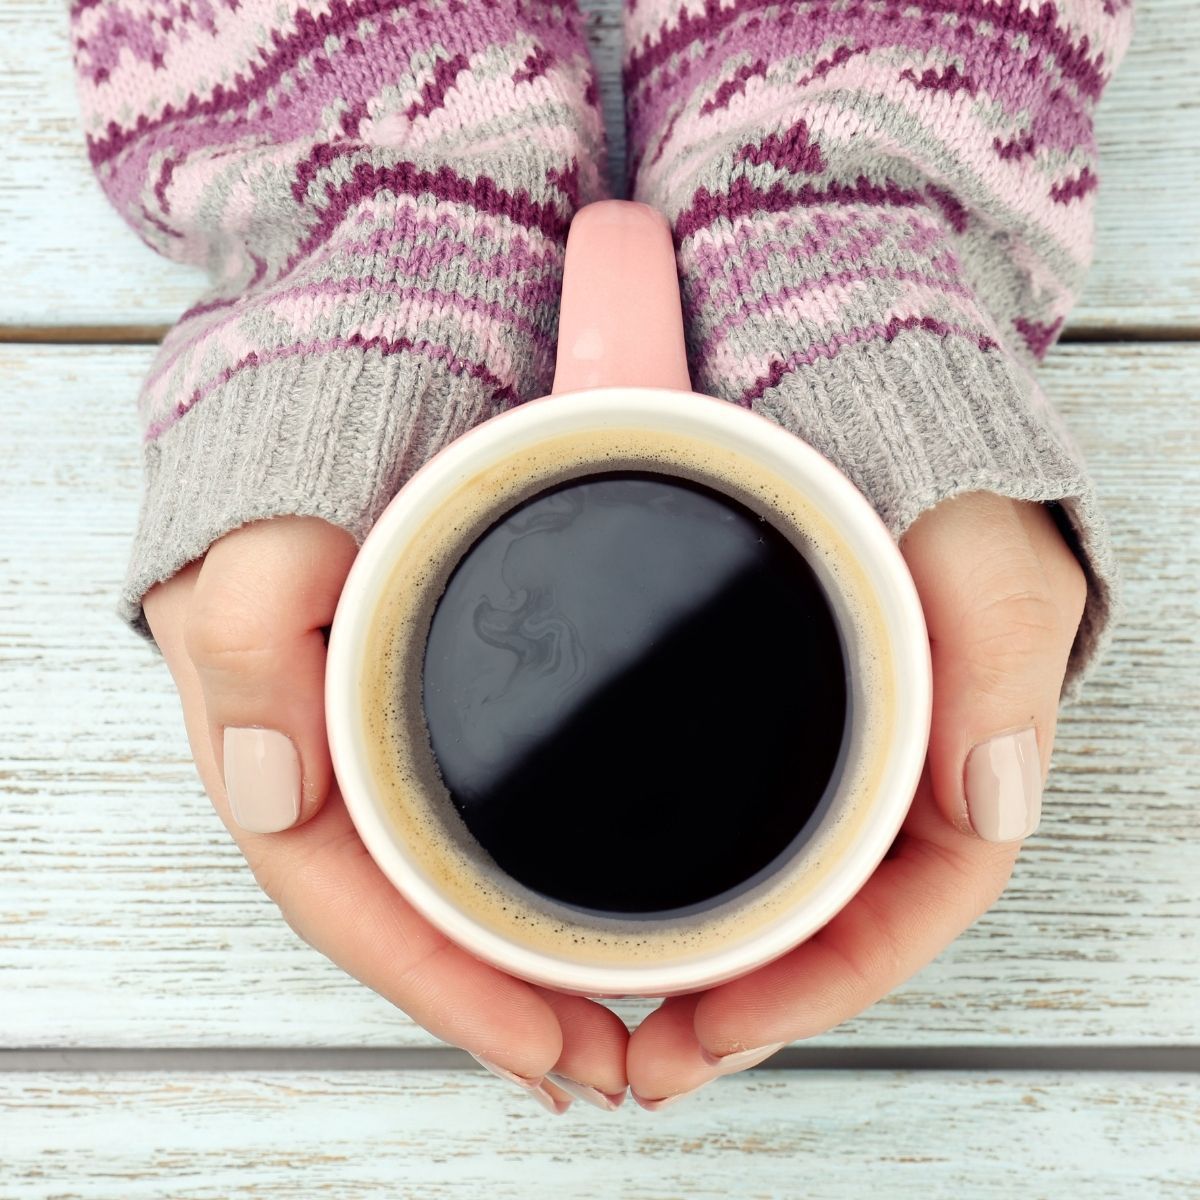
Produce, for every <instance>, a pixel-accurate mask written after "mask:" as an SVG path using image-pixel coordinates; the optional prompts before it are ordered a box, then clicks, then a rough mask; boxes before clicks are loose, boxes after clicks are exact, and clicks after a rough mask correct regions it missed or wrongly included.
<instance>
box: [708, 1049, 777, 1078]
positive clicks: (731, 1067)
mask: <svg viewBox="0 0 1200 1200" xmlns="http://www.w3.org/2000/svg"><path fill="white" fill-rule="evenodd" d="M786 1045H787V1042H772V1043H771V1045H769V1046H755V1047H754V1048H753V1049H752V1050H739V1051H738V1052H737V1053H736V1054H723V1055H721V1056H720V1057H719V1058H718V1057H717V1056H716V1055H714V1054H709V1052H708V1051H707V1050H705V1049H704V1047H703V1046H701V1047H700V1057H701V1058H703V1059H704V1061H705V1062H706V1063H708V1065H709V1066H710V1067H720V1068H721V1069H722V1070H723V1071H741V1070H744V1069H745V1068H746V1067H753V1066H754V1065H755V1064H757V1063H760V1062H762V1061H763V1059H765V1058H770V1057H771V1055H772V1054H775V1053H777V1052H778V1051H780V1050H782V1049H783V1048H784V1046H786Z"/></svg>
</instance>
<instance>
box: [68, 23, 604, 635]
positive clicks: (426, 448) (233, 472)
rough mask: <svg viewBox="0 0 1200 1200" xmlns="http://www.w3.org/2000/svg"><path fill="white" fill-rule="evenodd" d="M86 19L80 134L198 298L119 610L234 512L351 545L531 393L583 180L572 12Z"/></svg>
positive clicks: (585, 70)
mask: <svg viewBox="0 0 1200 1200" xmlns="http://www.w3.org/2000/svg"><path fill="white" fill-rule="evenodd" d="M293 9H294V11H290V12H287V13H285V14H280V12H279V7H278V6H276V5H275V4H272V3H268V2H267V0H243V2H242V3H241V4H240V5H239V6H212V7H211V8H210V7H207V6H199V5H193V6H191V7H190V9H188V13H187V15H186V16H185V15H183V13H182V11H181V12H180V13H176V14H175V15H174V16H170V17H160V16H154V17H150V16H148V15H147V16H137V15H131V14H130V12H129V11H128V10H127V8H126V6H125V5H122V4H116V3H100V4H98V5H95V6H92V7H83V6H76V8H75V10H73V31H74V35H75V46H76V67H77V78H78V81H79V90H80V96H81V101H82V108H83V112H84V120H85V126H86V130H87V138H88V149H89V153H90V156H91V159H92V163H93V165H94V167H95V169H96V173H97V175H98V177H99V179H100V181H101V183H102V185H103V186H104V188H105V191H106V192H107V194H108V196H109V197H110V199H111V200H112V202H113V203H114V205H115V206H116V208H117V209H118V211H120V213H121V214H122V216H123V217H124V218H125V220H126V221H127V222H129V223H130V224H131V225H132V226H133V227H134V228H135V229H136V230H137V231H138V233H139V234H140V235H141V236H142V238H143V240H144V241H146V242H147V243H149V244H150V245H151V246H152V247H153V248H154V249H156V250H158V251H160V252H161V253H164V254H166V255H168V256H169V257H171V258H175V259H180V260H182V261H188V262H193V263H196V264H199V265H201V266H203V267H205V268H206V269H207V271H208V273H209V276H210V279H211V288H210V290H209V292H208V293H207V294H206V295H205V296H203V297H202V298H201V300H200V302H199V303H198V304H196V305H195V306H194V307H193V308H191V309H190V310H189V311H188V312H187V313H185V314H184V315H183V316H182V317H181V318H180V321H179V323H178V324H177V325H176V326H175V327H174V328H173V329H172V330H171V331H170V333H169V334H168V335H167V337H166V339H165V341H164V343H163V345H162V347H161V349H160V352H159V354H158V356H157V358H156V360H155V362H154V365H153V368H152V370H151V372H150V375H149V376H148V378H147V380H146V382H145V385H144V387H143V389H142V393H141V397H140V400H139V411H140V416H141V421H142V426H143V430H144V437H145V460H146V497H145V500H144V502H143V506H142V515H141V519H140V522H139V529H138V535H137V542H136V545H135V548H134V554H133V556H132V561H131V564H130V571H129V577H128V579H127V581H126V587H125V591H124V597H123V608H122V611H123V615H124V616H125V617H126V619H127V620H129V621H131V622H132V623H134V624H135V626H136V627H138V628H140V629H141V630H142V632H145V631H146V630H145V626H144V624H143V623H142V618H141V613H140V596H141V594H142V593H143V592H144V591H145V590H146V589H147V588H148V587H149V586H150V585H151V584H153V583H154V582H156V581H157V580H158V579H161V578H165V577H166V576H168V575H170V574H171V573H173V571H175V570H177V569H178V568H179V567H180V566H182V565H183V563H185V562H187V561H190V559H192V558H195V557H197V556H198V555H200V554H202V553H203V552H204V550H205V549H206V548H207V546H208V545H209V544H210V543H211V541H212V540H214V539H215V538H216V537H219V536H221V534H223V533H224V532H227V531H228V530H229V529H231V528H234V527H236V526H237V525H240V524H243V523H245V522H246V521H250V520H254V519H258V518H262V517H267V516H273V515H277V514H282V513H302V514H306V515H314V516H320V517H324V518H325V519H327V520H330V521H332V522H334V523H335V524H338V525H341V526H343V527H344V528H346V529H348V530H350V531H351V532H352V533H353V534H354V535H355V536H356V537H357V538H360V539H361V537H362V536H364V535H365V533H366V531H367V529H368V528H369V527H370V525H371V524H372V523H373V521H374V519H375V518H376V517H377V516H378V513H379V511H380V510H381V508H382V507H383V505H384V504H386V502H387V500H388V499H390V498H391V496H392V495H393V494H394V493H395V491H396V490H397V489H398V488H399V486H400V485H401V484H402V483H403V482H404V480H405V479H406V478H407V477H408V475H410V474H411V473H412V471H413V470H415V469H416V468H417V467H418V466H420V464H421V463H422V462H424V461H425V459H427V458H428V457H429V456H430V455H431V454H433V453H435V452H436V451H437V450H438V449H440V447H441V446H442V445H444V444H446V442H448V441H449V440H451V439H452V438H453V437H455V436H457V435H458V434H459V433H461V432H462V431H464V430H465V429H466V428H468V427H469V426H471V425H473V424H475V423H477V422H478V421H480V420H482V419H484V418H486V417H487V416H490V415H491V414H492V413H494V412H497V411H500V410H501V409H503V408H504V407H506V406H507V405H510V404H513V403H517V402H518V401H520V400H522V399H526V398H528V397H530V396H533V395H538V394H542V393H544V392H546V391H549V388H550V383H551V377H552V374H553V366H554V331H555V328H556V324H557V305H558V294H559V289H560V284H561V273H562V255H563V246H564V240H565V235H566V230H567V228H568V226H569V224H570V220H571V216H572V214H573V212H574V210H575V208H576V207H577V206H578V205H580V204H583V203H587V202H588V201H589V200H592V199H595V198H597V197H598V196H599V195H600V194H601V192H600V189H601V183H600V180H601V178H602V176H601V174H600V171H601V168H602V152H603V126H602V121H601V118H600V115H599V111H598V109H597V108H596V104H595V87H594V77H593V74H592V71H591V66H590V63H589V62H588V59H587V52H586V47H585V45H584V43H583V40H582V22H581V19H580V18H579V16H578V13H577V11H576V10H575V8H574V7H573V5H567V6H565V7H558V6H554V5H551V4H548V3H543V2H541V0H529V2H522V0H498V2H497V3H495V4H492V5H489V6H487V7H484V6H482V5H475V4H471V5H462V4H459V3H454V2H453V0H446V2H445V3H442V4H429V5H423V6H421V7H416V6H414V5H411V4H407V3H399V2H388V0H359V2H358V3H355V2H350V0H330V3H329V4H328V5H322V6H317V5H315V4H314V5H307V6H299V7H297V6H293Z"/></svg>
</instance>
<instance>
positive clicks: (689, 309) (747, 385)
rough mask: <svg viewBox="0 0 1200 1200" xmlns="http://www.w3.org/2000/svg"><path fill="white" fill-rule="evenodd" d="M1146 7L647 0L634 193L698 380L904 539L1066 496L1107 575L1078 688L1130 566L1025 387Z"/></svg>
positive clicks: (630, 73)
mask: <svg viewBox="0 0 1200 1200" xmlns="http://www.w3.org/2000/svg"><path fill="white" fill-rule="evenodd" d="M1130 23H1131V19H1130V13H1129V10H1128V6H1126V5H1121V4H1119V3H1110V4H1107V5H1101V4H1100V3H1099V2H1097V3H1095V4H1083V3H1079V2H1071V3H1066V4H1060V5H1059V7H1058V8H1057V9H1055V8H1054V7H1053V6H1051V5H1050V4H1046V5H1043V6H1041V7H1039V8H1038V9H1037V10H1036V11H1034V10H1031V9H1030V8H1029V6H1028V5H1025V6H1022V5H1019V4H1017V3H1012V2H1001V3H988V2H987V0H913V2H911V3H908V2H906V3H902V4H901V3H897V4H888V5H882V4H874V3H866V2H859V0H845V2H842V3H828V2H820V0H814V2H805V0H792V2H787V3H782V4H780V3H776V4H774V5H768V4H762V3H755V0H745V2H743V3H739V4H736V5H734V6H731V7H720V6H718V5H716V4H710V5H708V6H706V7H701V6H700V5H698V4H696V3H691V4H685V6H684V9H683V11H682V12H680V10H679V6H678V5H677V4H675V3H673V2H670V3H668V2H667V0H637V3H636V5H635V7H634V8H633V10H632V12H627V16H626V46H627V55H626V62H625V72H624V74H625V86H626V102H627V105H628V111H629V126H630V147H631V160H632V165H633V168H634V170H635V176H634V188H633V191H634V195H635V196H636V197H637V198H638V199H641V200H645V201H648V202H649V203H652V204H654V205H656V206H657V207H659V208H662V209H663V210H664V211H665V212H667V214H668V215H669V216H670V217H671V219H672V223H673V225H674V229H675V238H676V244H677V247H678V255H679V266H680V283H681V292H682V298H683V304H684V312H685V320H686V321H687V324H688V329H689V347H688V348H689V367H690V369H691V372H692V382H693V385H694V386H695V387H696V388H697V389H698V390H700V391H704V392H709V393H711V394H713V395H717V396H721V397H724V398H726V399H729V400H731V401H734V402H736V403H739V404H743V405H746V406H748V407H752V408H754V409H755V410H756V411H758V412H761V413H762V414H764V415H766V416H768V417H770V418H772V419H774V420H776V421H777V422H779V423H780V424H783V425H784V426H786V427H787V428H789V429H791V430H792V431H793V432H795V433H796V434H798V435H799V436H800V437H802V438H804V439H805V440H806V441H808V442H810V443H811V444H812V445H814V446H815V447H816V448H817V449H818V450H820V451H821V452H822V453H824V454H825V455H826V456H827V457H829V458H830V459H831V460H832V461H834V462H835V463H836V464H837V465H838V466H839V467H841V469H842V470H843V471H844V472H845V473H846V474H847V475H848V476H849V477H850V478H851V479H852V480H853V481H854V482H855V483H856V484H857V485H858V486H859V488H860V489H861V490H862V491H863V492H864V493H865V494H866V495H867V496H868V497H869V498H870V499H871V501H872V502H873V504H874V505H875V507H876V510H877V511H878V512H879V514H880V516H881V517H882V519H883V520H884V522H885V523H886V524H887V526H888V528H889V529H890V530H891V531H892V532H893V534H894V535H895V536H896V537H897V538H899V537H901V536H902V535H903V534H904V532H905V531H906V530H907V529H908V527H909V526H910V525H911V524H912V522H913V521H914V520H915V519H916V517H917V516H919V515H920V513H921V512H923V511H925V510H926V509H928V508H930V507H932V506H934V505H935V504H937V503H939V502H941V501H942V500H944V499H947V498H949V497H951V496H953V495H956V494H958V493H960V492H964V491H969V490H988V491H996V492H999V493H1001V494H1004V495H1007V496H1010V497H1012V498H1014V499H1022V500H1032V501H1042V502H1046V503H1050V504H1052V505H1054V506H1055V508H1056V510H1057V511H1058V514H1059V515H1060V518H1061V525H1062V528H1063V532H1064V535H1065V536H1066V537H1067V538H1068V540H1069V542H1070V543H1071V544H1072V547H1073V548H1074V549H1075V550H1076V553H1077V554H1078V556H1079V558H1080V561H1081V564H1082V565H1083V566H1084V568H1085V571H1086V573H1087V575H1088V580H1089V601H1088V608H1087V611H1086V612H1085V615H1084V619H1083V622H1082V624H1081V627H1080V631H1079V636H1078V638H1077V640H1076V645H1075V647H1074V648H1073V651H1072V657H1071V662H1070V664H1069V667H1068V673H1067V679H1068V687H1069V688H1075V689H1076V690H1077V687H1078V681H1079V678H1080V676H1081V674H1082V672H1083V670H1084V668H1085V667H1086V666H1087V665H1088V664H1089V663H1090V662H1091V661H1092V660H1093V659H1094V658H1095V657H1096V655H1097V652H1098V649H1099V647H1100V643H1101V638H1102V635H1104V634H1105V632H1106V631H1107V628H1108V626H1109V623H1110V614H1111V611H1112V608H1113V604H1114V597H1115V588H1116V584H1117V570H1116V565H1115V562H1114V560H1113V558H1112V553H1111V547H1110V543H1109V538H1108V535H1107V530H1106V527H1105V523H1104V521H1103V518H1102V516H1101V514H1100V512H1099V508H1098V504H1097V501H1096V497H1095V494H1094V489H1093V487H1092V485H1091V483H1090V481H1089V479H1088V478H1087V475H1086V470H1085V468H1084V466H1083V461H1082V456H1081V454H1080V453H1079V450H1078V447H1077V446H1076V445H1075V444H1074V442H1073V440H1072V439H1071V437H1070V435H1069V433H1068V431H1067V430H1066V428H1065V427H1064V425H1063V423H1062V421H1061V419H1060V417H1059V415H1058V414H1057V413H1056V412H1055V411H1054V409H1053V408H1052V406H1051V405H1049V404H1048V403H1047V401H1046V399H1045V397H1044V396H1043V395H1042V393H1041V391H1040V389H1039V388H1038V386H1037V384H1036V382H1035V381H1034V379H1033V376H1032V373H1031V370H1032V368H1033V366H1034V365H1035V363H1036V361H1037V360H1038V359H1039V358H1040V357H1041V356H1042V355H1044V354H1045V352H1046V350H1047V348H1048V347H1049V345H1050V343H1051V342H1052V340H1053V338H1054V336H1055V335H1056V333H1057V331H1058V330H1059V329H1060V328H1061V326H1062V322H1063V319H1064V317H1065V315H1066V313H1067V311H1068V310H1069V308H1070V306H1071V304H1072V302H1073V300H1074V297H1075V295H1076V293H1077V291H1078V288H1079V286H1080V283H1081V280H1082V278H1083V274H1084V272H1085V270H1086V267H1087V265H1088V262H1089V259H1090V255H1091V241H1092V206H1093V202H1094V198H1095V183H1096V179H1097V176H1098V170H1097V166H1096V161H1095V160H1096V148H1095V141H1094V137H1093V133H1092V113H1093V110H1094V107H1095V104H1096V102H1097V100H1098V99H1099V96H1100V94H1101V92H1102V90H1103V87H1104V85H1105V83H1106V81H1107V79H1108V77H1109V76H1110V74H1111V71H1112V68H1113V67H1114V66H1115V64H1116V62H1117V61H1118V60H1119V58H1120V57H1121V54H1122V53H1123V51H1124V48H1125V45H1126V42H1127V40H1128V36H1129V30H1130Z"/></svg>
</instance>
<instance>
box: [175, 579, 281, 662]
mask: <svg viewBox="0 0 1200 1200" xmlns="http://www.w3.org/2000/svg"><path fill="white" fill-rule="evenodd" d="M275 640H276V634H275V632H274V631H273V630H272V629H271V626H270V623H269V622H268V620H267V619H266V616H265V614H263V613H261V612H260V611H258V610H256V609H255V608H254V607H252V606H250V605H248V604H245V603H244V602H240V601H239V600H238V598H236V597H228V596H224V595H217V596H211V597H209V596H206V597H202V598H199V599H198V600H197V602H196V603H194V604H193V605H192V608H191V610H190V612H189V613H188V616H187V620H186V622H185V623H184V630H183V643H184V647H185V649H186V650H187V652H188V655H189V656H190V657H191V659H192V661H193V662H194V663H195V665H196V666H197V667H200V668H221V667H230V666H235V665H237V664H239V663H242V662H246V661H248V660H253V659H255V658H258V657H262V656H264V655H270V654H272V653H274V652H275V649H276V646H275Z"/></svg>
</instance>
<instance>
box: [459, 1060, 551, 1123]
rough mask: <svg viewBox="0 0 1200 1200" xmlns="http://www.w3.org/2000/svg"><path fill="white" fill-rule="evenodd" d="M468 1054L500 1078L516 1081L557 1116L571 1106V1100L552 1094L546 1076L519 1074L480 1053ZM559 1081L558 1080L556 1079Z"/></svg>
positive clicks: (510, 1081) (511, 1081)
mask: <svg viewBox="0 0 1200 1200" xmlns="http://www.w3.org/2000/svg"><path fill="white" fill-rule="evenodd" d="M467 1053H468V1054H470V1055H471V1057H472V1058H473V1059H474V1060H475V1061H476V1062H477V1063H478V1064H479V1065H480V1066H481V1067H483V1068H484V1069H485V1070H488V1071H491V1073H492V1074H493V1075H495V1076H496V1077H497V1078H498V1079H507V1080H508V1081H509V1083H515V1084H516V1085H517V1086H518V1087H519V1088H522V1089H523V1090H525V1091H527V1092H528V1093H529V1094H530V1095H531V1096H532V1097H533V1098H534V1099H535V1100H536V1101H537V1102H538V1103H539V1104H540V1105H541V1106H542V1107H543V1108H544V1109H545V1110H546V1111H547V1112H552V1113H554V1114H555V1116H560V1117H561V1116H562V1114H563V1113H565V1112H566V1111H567V1109H568V1108H570V1107H571V1102H570V1101H569V1100H566V1101H562V1100H556V1099H555V1098H554V1097H553V1096H552V1095H551V1094H550V1089H549V1088H548V1087H546V1084H545V1079H546V1076H544V1075H543V1076H540V1077H538V1078H527V1077H526V1076H524V1075H518V1074H517V1073H516V1072H515V1071H510V1070H508V1068H507V1067H501V1066H499V1065H497V1064H496V1063H494V1062H491V1061H489V1060H488V1059H486V1058H480V1057H479V1055H478V1054H474V1053H472V1052H471V1051H470V1050H468V1051H467ZM555 1082H556V1083H557V1082H558V1081H557V1080H555ZM563 1090H564V1091H569V1090H570V1089H569V1088H564V1089H563Z"/></svg>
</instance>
